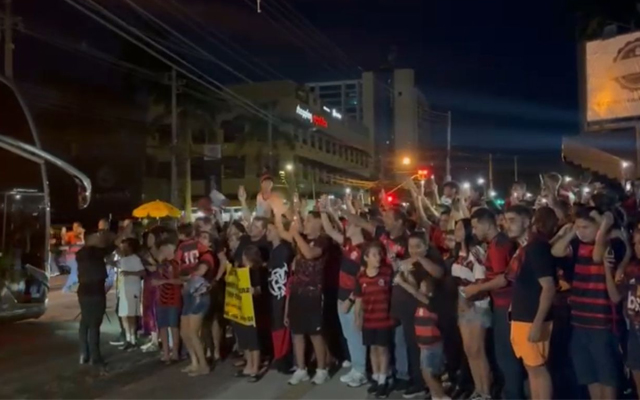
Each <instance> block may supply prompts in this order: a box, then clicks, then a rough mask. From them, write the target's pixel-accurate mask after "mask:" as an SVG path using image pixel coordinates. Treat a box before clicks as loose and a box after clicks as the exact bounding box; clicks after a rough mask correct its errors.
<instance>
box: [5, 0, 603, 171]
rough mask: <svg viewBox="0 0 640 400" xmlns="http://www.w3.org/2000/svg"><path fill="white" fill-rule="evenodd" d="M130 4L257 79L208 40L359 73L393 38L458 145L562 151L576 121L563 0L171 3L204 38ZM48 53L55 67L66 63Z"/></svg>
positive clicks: (305, 65)
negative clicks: (445, 115) (448, 115)
mask: <svg viewBox="0 0 640 400" xmlns="http://www.w3.org/2000/svg"><path fill="white" fill-rule="evenodd" d="M134 1H135V2H136V3H137V4H139V5H140V6H142V7H144V8H145V9H146V10H148V11H150V12H152V13H153V14H154V15H155V16H157V17H158V18H160V19H161V20H163V21H164V22H167V23H169V24H171V26H173V27H175V28H176V29H177V30H179V31H180V33H181V34H183V35H185V36H187V37H188V38H190V39H191V40H193V41H194V42H195V43H197V44H199V45H201V46H203V47H205V48H206V49H207V50H208V51H209V52H210V53H211V54H213V55H215V56H217V57H220V59H221V60H223V61H224V62H226V63H228V64H229V65H230V66H231V67H232V68H233V69H235V70H237V71H239V72H241V73H243V74H246V76H249V77H250V78H251V79H255V80H259V79H260V78H261V76H259V75H258V74H256V73H255V72H254V71H253V70H251V69H248V68H246V67H245V65H243V64H242V63H240V62H238V61H237V59H234V57H233V55H238V54H240V51H239V50H233V54H232V53H227V52H225V51H224V50H223V49H221V47H220V45H219V44H215V43H214V42H213V41H212V40H210V39H211V38H215V39H216V40H221V39H220V38H221V37H223V38H231V39H232V40H233V41H234V42H235V43H237V44H239V45H240V46H241V47H242V48H243V49H245V50H246V51H247V52H248V53H250V54H251V56H255V57H256V58H257V59H258V60H259V61H258V64H255V63H254V64H252V65H254V66H255V65H260V67H259V68H260V69H262V70H264V68H265V66H270V67H271V68H273V69H274V70H276V71H277V72H278V73H279V74H281V75H283V76H285V77H287V78H291V79H294V80H298V81H313V80H322V79H348V78H355V77H357V76H358V74H359V73H360V70H359V69H358V67H362V68H363V69H365V70H370V69H375V68H377V67H379V66H380V65H381V64H383V63H384V62H385V61H386V59H387V56H388V54H389V53H390V51H391V49H392V47H395V48H396V53H397V57H396V65H397V67H401V68H414V69H415V70H416V76H417V80H418V85H419V88H420V89H421V90H422V92H423V93H424V94H425V96H426V97H427V99H428V101H429V102H430V103H431V104H432V105H433V107H434V108H435V109H438V110H443V111H445V110H452V112H453V144H454V146H456V148H465V149H466V148H471V149H472V151H475V152H483V153H488V152H489V151H492V152H494V153H501V154H510V153H511V152H515V153H518V154H521V155H523V156H526V154H527V153H531V152H532V151H535V152H537V151H545V152H550V153H553V154H554V155H555V157H556V159H558V160H559V157H557V156H558V155H559V151H560V142H561V137H562V135H564V134H576V133H577V132H578V130H579V126H578V122H577V121H578V114H577V104H578V94H577V93H578V88H577V76H576V63H577V58H576V57H577V56H576V54H577V44H576V17H575V8H574V7H573V6H572V5H570V4H569V0H566V1H565V0H539V1H536V2H524V3H523V2H519V1H513V0H491V1H477V0H476V1H470V0H458V1H455V0H262V7H263V13H261V14H258V13H257V12H256V10H255V0H215V1H213V0H177V1H176V3H179V4H180V5H182V6H184V7H186V8H187V9H188V10H189V11H190V12H192V13H193V14H195V15H197V16H198V18H200V19H201V20H202V21H204V22H205V24H206V26H207V28H210V29H211V30H212V33H211V34H210V35H211V36H210V38H209V39H207V38H205V37H204V36H202V32H203V30H202V29H201V27H199V26H198V25H197V24H195V23H194V22H193V20H190V22H189V23H188V24H185V23H182V22H181V21H180V19H179V17H177V14H176V13H179V12H180V9H179V8H176V7H175V6H174V2H173V0H163V1H159V0H134ZM584 2H585V4H586V3H594V1H593V0H584ZM23 3H25V4H22V5H21V7H23V8H22V10H19V12H23V13H24V14H25V15H24V19H25V21H28V22H29V25H28V26H32V27H35V28H38V29H40V28H43V29H49V30H53V31H55V32H59V33H60V34H61V35H62V36H63V37H65V38H71V39H73V40H76V41H78V40H81V41H84V42H85V43H87V44H89V45H90V46H93V47H96V48H99V49H100V50H102V51H106V52H110V53H114V54H116V55H117V54H118V52H119V50H118V47H119V46H118V44H117V42H115V41H112V39H109V38H110V37H111V38H113V37H114V36H113V35H111V34H110V33H108V32H107V31H105V30H104V29H102V28H100V27H98V26H97V25H96V24H95V23H93V22H91V21H89V20H88V19H87V17H84V16H82V15H81V14H79V13H78V12H77V11H75V10H74V9H72V7H71V6H69V5H68V4H67V3H65V2H64V1H62V0H47V1H46V5H47V7H52V8H51V10H50V11H52V12H54V11H55V14H47V15H48V16H47V17H45V14H43V13H42V12H41V11H42V8H41V7H40V6H42V5H43V4H45V3H44V1H43V0H24V1H23ZM54 3H55V5H54ZM99 3H100V4H103V5H105V6H106V7H109V8H110V9H111V10H113V11H114V12H116V13H117V14H118V15H121V16H123V17H125V18H127V19H128V20H129V21H130V22H132V23H135V24H137V26H139V27H143V28H145V27H148V26H149V23H148V22H146V23H145V22H143V21H142V19H140V18H137V19H136V18H134V17H133V15H134V12H133V10H132V9H131V8H130V7H128V6H127V5H125V4H124V2H123V1H122V0H100V1H99ZM289 7H291V8H289ZM292 9H293V10H295V11H296V12H297V13H299V14H300V15H302V16H304V17H305V18H306V19H308V21H310V23H311V24H312V25H313V26H314V27H315V28H317V30H318V31H320V32H322V33H323V34H324V35H326V37H328V38H329V39H330V41H331V43H333V44H335V45H336V46H338V47H339V48H340V49H341V51H343V52H344V53H345V54H346V55H347V59H344V58H343V57H341V56H339V55H338V54H337V50H336V48H335V47H334V46H333V45H331V44H329V43H327V41H326V40H325V39H324V38H323V37H320V36H319V35H318V32H316V31H315V30H314V28H312V27H310V26H309V25H306V23H305V22H301V21H300V20H299V19H298V17H299V16H298V14H294V13H293V11H292ZM51 15H55V16H56V20H55V21H53V20H52V18H51ZM183 15H184V14H183ZM270 19H273V21H270ZM302 24H305V25H302ZM215 34H219V35H221V36H213V35H215ZM19 40H25V41H26V40H27V39H26V38H23V39H18V40H17V42H18V44H23V43H26V44H28V43H30V42H23V43H20V42H19ZM220 43H223V44H224V45H225V46H227V48H229V47H228V46H229V45H228V44H227V43H226V42H224V41H222V42H220ZM27 47H30V48H31V47H32V46H27ZM234 49H235V48H234ZM49 51H53V50H49ZM55 51H56V52H57V51H58V50H55ZM19 56H20V55H19V54H17V57H18V59H20V57H19ZM120 56H122V52H120ZM22 57H23V61H24V60H25V59H30V57H26V56H24V55H23V56H22ZM53 58H54V60H52V64H55V63H56V62H58V63H60V62H61V61H60V60H55V57H53ZM244 59H245V60H248V59H249V58H247V56H244ZM64 62H65V63H66V64H65V66H64V69H69V65H68V60H67V59H65V61H64ZM194 62H197V63H198V65H200V66H202V68H204V69H206V70H207V71H208V72H209V73H211V75H212V76H216V77H217V78H219V79H220V80H221V81H223V82H227V81H231V80H232V77H230V76H229V74H227V73H225V72H223V71H222V70H221V68H219V67H218V66H216V65H214V64H212V63H203V62H198V61H194ZM251 62H252V63H253V62H254V61H253V60H251ZM48 67H49V68H52V65H48ZM73 68H74V67H71V71H74V69H73ZM254 68H255V67H254ZM87 70H89V71H90V70H91V69H87V68H84V69H83V71H77V73H78V74H83V73H84V74H88V73H89V72H88V71H87ZM109 74H112V72H109ZM268 74H270V76H273V74H271V73H270V72H268ZM236 80H237V78H236ZM443 132H444V130H443V129H435V131H434V137H433V140H434V142H435V144H436V145H442V144H443V143H444V135H443ZM465 151H467V150H465Z"/></svg>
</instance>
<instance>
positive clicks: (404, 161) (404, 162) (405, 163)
mask: <svg viewBox="0 0 640 400" xmlns="http://www.w3.org/2000/svg"><path fill="white" fill-rule="evenodd" d="M409 164H411V159H410V158H409V157H404V158H403V159H402V165H409Z"/></svg>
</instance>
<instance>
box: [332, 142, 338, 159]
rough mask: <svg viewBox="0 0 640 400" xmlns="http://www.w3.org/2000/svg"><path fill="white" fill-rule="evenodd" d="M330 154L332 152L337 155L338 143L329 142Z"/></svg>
mask: <svg viewBox="0 0 640 400" xmlns="http://www.w3.org/2000/svg"><path fill="white" fill-rule="evenodd" d="M331 147H332V148H331V154H333V155H334V156H336V155H338V143H335V142H333V143H332V144H331Z"/></svg>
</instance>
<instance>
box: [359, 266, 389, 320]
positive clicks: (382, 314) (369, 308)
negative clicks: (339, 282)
mask: <svg viewBox="0 0 640 400" xmlns="http://www.w3.org/2000/svg"><path fill="white" fill-rule="evenodd" d="M392 274H393V270H392V269H391V268H390V267H381V268H380V270H379V271H378V273H377V274H376V275H375V276H368V275H367V273H366V270H362V271H360V272H359V273H358V277H357V278H356V288H355V291H354V295H355V297H356V298H358V299H360V300H361V301H362V316H363V321H362V327H363V328H365V329H388V328H391V327H393V325H394V324H395V323H394V321H393V318H391V312H390V309H391V282H392Z"/></svg>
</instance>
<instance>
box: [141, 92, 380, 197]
mask: <svg viewBox="0 0 640 400" xmlns="http://www.w3.org/2000/svg"><path fill="white" fill-rule="evenodd" d="M229 89H231V90H232V91H233V92H234V93H236V94H238V95H239V96H242V97H243V98H244V99H247V100H249V101H250V102H252V103H253V104H255V105H257V106H258V107H260V108H261V109H263V110H266V111H267V112H268V113H270V114H271V115H272V116H273V118H272V120H271V121H267V120H265V119H262V118H261V117H259V116H254V115H252V114H251V113H249V112H248V111H246V110H245V109H243V108H242V107H239V106H232V107H231V108H230V109H229V110H226V111H225V112H223V113H220V114H219V115H216V118H215V120H216V126H215V129H214V133H213V134H212V135H209V136H208V137H207V138H206V139H205V140H204V141H202V140H200V141H196V140H192V145H191V152H190V154H191V194H192V197H193V198H200V197H203V196H206V195H208V193H209V192H210V190H211V189H212V188H213V187H214V186H215V187H216V188H217V189H218V190H219V191H220V192H222V193H223V194H224V195H226V196H227V197H230V198H235V196H236V194H237V191H238V187H239V186H240V185H243V186H244V187H245V188H246V189H247V191H248V192H249V193H255V192H257V189H258V188H259V181H260V177H261V176H262V175H263V174H264V173H265V170H268V171H269V173H270V174H271V175H272V176H273V177H274V181H275V184H276V186H280V187H281V188H285V189H286V190H289V191H291V190H292V189H293V188H295V189H296V190H297V191H298V192H299V193H300V194H302V195H305V196H308V197H309V198H312V197H316V196H318V195H319V193H335V194H340V193H344V191H345V188H346V187H350V188H353V189H358V188H361V189H366V188H367V187H369V186H370V183H371V181H372V176H373V148H372V143H373V140H372V138H371V134H370V132H369V130H368V129H367V128H366V127H365V126H364V125H363V124H361V123H359V122H357V121H355V120H352V119H350V118H345V117H344V116H343V115H342V113H341V112H340V111H338V110H337V109H335V110H334V108H332V107H329V106H327V105H326V104H325V103H324V102H322V101H320V100H319V99H318V98H317V97H316V96H314V95H313V94H312V93H311V92H310V91H309V90H308V88H306V87H304V86H300V85H298V84H296V83H294V82H291V81H270V82H261V83H252V84H245V85H238V86H233V87H230V88H229ZM269 138H271V151H269V148H270V147H269V141H270V140H269ZM147 148H148V150H147V155H148V158H150V159H152V164H156V165H158V167H157V168H156V170H157V172H159V173H157V174H155V175H156V176H155V177H153V176H150V177H149V179H147V180H146V181H147V182H148V185H146V190H145V193H147V197H157V198H167V197H168V181H167V177H168V176H169V174H167V169H168V168H170V158H171V153H170V150H169V147H168V146H166V145H162V144H160V143H158V142H157V141H154V140H153V139H152V140H150V141H149V145H148V147H147ZM149 175H154V174H149ZM161 176H162V177H164V178H161ZM158 189H160V190H158ZM154 192H155V194H153V193H154Z"/></svg>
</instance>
